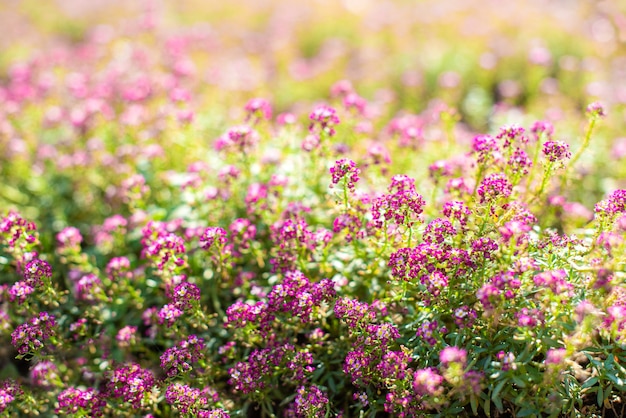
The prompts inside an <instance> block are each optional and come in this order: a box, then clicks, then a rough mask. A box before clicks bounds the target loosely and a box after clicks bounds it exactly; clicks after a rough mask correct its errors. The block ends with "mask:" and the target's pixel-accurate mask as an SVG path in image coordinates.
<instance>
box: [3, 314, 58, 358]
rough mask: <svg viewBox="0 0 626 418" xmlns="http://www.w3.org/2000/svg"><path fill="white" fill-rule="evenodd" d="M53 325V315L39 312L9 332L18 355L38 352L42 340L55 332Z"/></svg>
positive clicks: (54, 323)
mask: <svg viewBox="0 0 626 418" xmlns="http://www.w3.org/2000/svg"><path fill="white" fill-rule="evenodd" d="M55 327H56V321H55V318H54V316H52V315H50V314H49V313H47V312H41V313H39V316H36V317H34V318H31V319H30V320H29V321H28V322H27V323H25V324H22V325H19V326H18V327H17V328H16V329H15V330H14V331H13V332H12V333H11V344H12V345H13V347H15V348H16V349H17V352H18V353H19V354H20V355H25V354H28V353H34V352H39V351H40V350H41V349H42V348H43V347H44V341H46V340H47V339H49V338H50V337H52V336H53V335H55V334H56V331H55Z"/></svg>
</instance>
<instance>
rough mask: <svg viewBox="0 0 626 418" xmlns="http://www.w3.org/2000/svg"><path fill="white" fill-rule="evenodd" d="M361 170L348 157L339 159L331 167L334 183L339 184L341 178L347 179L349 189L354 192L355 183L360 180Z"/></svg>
mask: <svg viewBox="0 0 626 418" xmlns="http://www.w3.org/2000/svg"><path fill="white" fill-rule="evenodd" d="M360 172H361V170H359V169H358V168H357V166H356V163H355V162H354V161H352V160H348V159H341V160H338V161H336V162H335V165H334V166H332V167H331V168H330V174H331V176H332V184H338V183H339V181H341V179H345V181H346V186H347V187H348V190H350V192H352V193H354V185H355V184H356V183H357V182H358V181H359V173H360ZM331 187H332V185H331Z"/></svg>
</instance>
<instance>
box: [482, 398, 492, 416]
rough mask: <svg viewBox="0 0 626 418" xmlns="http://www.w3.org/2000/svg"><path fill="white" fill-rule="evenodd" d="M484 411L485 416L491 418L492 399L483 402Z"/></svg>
mask: <svg viewBox="0 0 626 418" xmlns="http://www.w3.org/2000/svg"><path fill="white" fill-rule="evenodd" d="M483 409H484V410H485V415H487V416H488V417H491V399H489V398H487V399H485V402H483Z"/></svg>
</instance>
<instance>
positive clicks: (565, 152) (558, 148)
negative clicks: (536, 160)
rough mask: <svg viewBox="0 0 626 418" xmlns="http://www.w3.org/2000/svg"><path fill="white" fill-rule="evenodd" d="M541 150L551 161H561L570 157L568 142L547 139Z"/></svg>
mask: <svg viewBox="0 0 626 418" xmlns="http://www.w3.org/2000/svg"><path fill="white" fill-rule="evenodd" d="M542 151H543V155H545V156H546V157H547V158H548V160H549V161H552V162H556V161H563V160H567V159H569V158H571V157H572V153H571V152H570V151H569V144H568V143H566V142H563V141H547V142H545V143H544V144H543V149H542Z"/></svg>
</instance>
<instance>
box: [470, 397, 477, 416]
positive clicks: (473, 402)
mask: <svg viewBox="0 0 626 418" xmlns="http://www.w3.org/2000/svg"><path fill="white" fill-rule="evenodd" d="M470 406H471V407H472V412H473V413H474V415H478V398H477V397H476V396H473V395H472V397H471V398H470Z"/></svg>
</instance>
